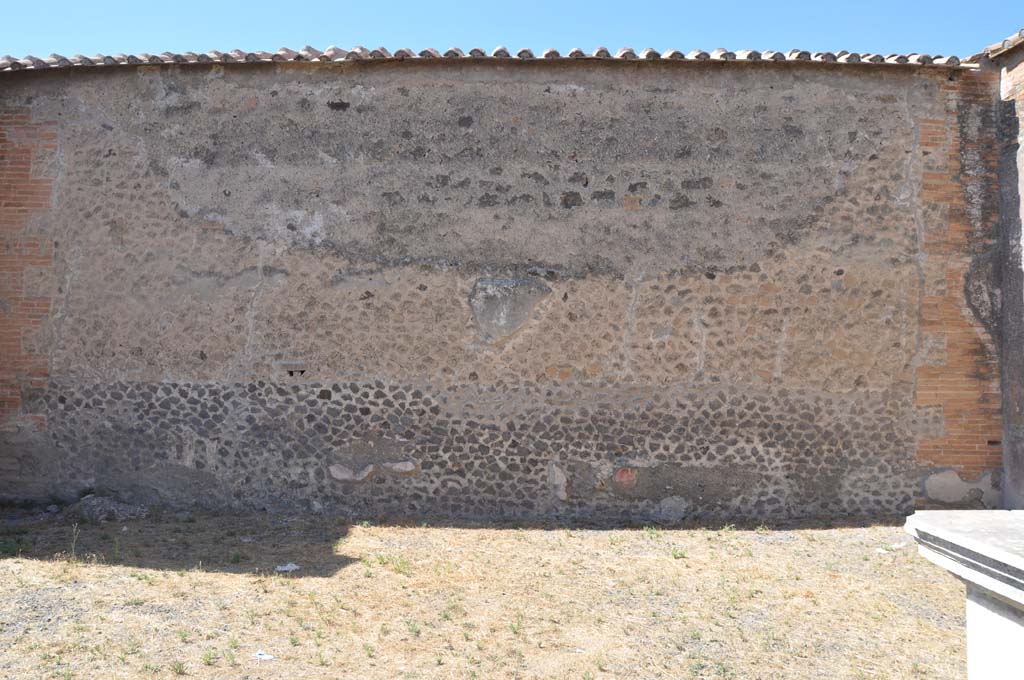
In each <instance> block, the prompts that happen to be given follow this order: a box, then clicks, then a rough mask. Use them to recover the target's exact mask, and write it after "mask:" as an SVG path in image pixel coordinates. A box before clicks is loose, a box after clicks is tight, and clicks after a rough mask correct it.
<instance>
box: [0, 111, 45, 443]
mask: <svg viewBox="0 0 1024 680" xmlns="http://www.w3.org/2000/svg"><path fill="white" fill-rule="evenodd" d="M56 148H57V131H56V124H55V123H52V122H33V120H32V117H31V114H30V112H29V110H28V109H24V108H0V429H5V428H9V427H13V426H14V425H15V424H16V423H18V422H21V423H25V422H28V423H29V424H32V423H33V422H34V421H33V419H32V418H29V417H24V418H23V417H22V408H21V391H22V387H23V386H25V385H26V384H28V385H31V384H40V383H43V382H45V381H46V379H47V378H48V376H49V365H48V358H47V357H46V356H45V355H41V354H39V353H37V352H36V351H34V348H35V347H36V346H37V343H36V342H35V335H36V334H37V333H38V332H39V331H40V328H41V326H42V324H43V322H44V320H45V319H46V318H47V317H48V315H49V313H50V303H51V300H50V293H49V288H50V286H49V285H48V284H49V282H50V281H51V280H52V276H53V243H52V242H50V241H49V240H47V239H43V238H40V237H39V236H37V235H35V234H33V233H32V229H31V218H32V217H33V215H34V214H36V213H37V212H38V211H41V210H45V209H47V208H48V207H49V205H50V194H51V191H52V181H51V180H50V178H49V177H47V176H46V175H47V174H48V173H47V171H46V169H45V168H46V165H47V164H46V163H45V159H46V158H47V157H48V156H49V155H51V154H52V153H53V152H54V151H55V150H56ZM35 424H36V425H41V423H39V422H38V421H35Z"/></svg>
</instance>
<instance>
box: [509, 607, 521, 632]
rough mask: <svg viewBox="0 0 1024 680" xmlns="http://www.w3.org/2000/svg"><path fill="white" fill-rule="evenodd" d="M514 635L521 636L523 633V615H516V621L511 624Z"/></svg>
mask: <svg viewBox="0 0 1024 680" xmlns="http://www.w3.org/2000/svg"><path fill="white" fill-rule="evenodd" d="M509 628H510V629H511V630H512V634H513V635H521V634H522V632H523V614H522V613H521V612H520V613H519V614H516V620H515V621H513V622H512V623H510V624H509Z"/></svg>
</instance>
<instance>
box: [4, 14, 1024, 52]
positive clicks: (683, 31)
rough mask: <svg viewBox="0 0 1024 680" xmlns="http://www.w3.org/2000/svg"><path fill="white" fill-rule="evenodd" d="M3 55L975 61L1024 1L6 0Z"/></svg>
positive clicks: (1022, 17)
mask: <svg viewBox="0 0 1024 680" xmlns="http://www.w3.org/2000/svg"><path fill="white" fill-rule="evenodd" d="M0 21H2V24H0V55H3V54H12V55H14V56H17V57H22V56H25V55H26V54H34V55H36V56H47V55H49V54H50V53H51V52H57V53H60V54H64V55H66V56H71V55H73V54H75V53H81V54H86V55H93V54H96V53H97V52H102V53H104V54H116V53H118V52H154V53H159V52H163V51H166V50H170V51H172V52H185V51H195V52H202V51H207V50H211V49H217V50H222V51H227V50H231V49H234V48H241V49H244V50H261V49H262V50H269V51H273V50H276V49H277V48H278V47H282V46H287V47H292V48H295V49H298V48H300V47H302V46H303V45H306V44H309V45H313V46H314V47H317V48H319V49H323V48H324V47H326V46H327V45H331V44H334V45H338V46H339V47H344V48H349V47H352V46H354V45H365V46H367V47H370V48H373V47H377V46H381V45H382V46H384V47H387V48H389V49H391V50H394V49H397V48H399V47H410V48H413V49H415V50H417V51H419V50H421V49H423V48H424V47H435V48H438V49H441V50H444V49H446V48H448V47H453V46H454V47H461V48H463V49H469V48H470V47H482V48H484V49H486V50H488V51H490V50H491V49H493V48H494V47H495V46H496V45H499V44H503V45H505V46H507V47H509V48H510V49H519V48H522V47H529V48H532V49H534V50H540V49H544V48H547V47H554V48H556V49H559V50H562V51H563V52H564V51H566V50H568V49H570V48H572V47H581V48H583V49H585V50H588V51H589V50H591V49H593V48H594V47H596V46H598V45H604V46H606V47H608V48H611V49H615V48H618V47H623V46H629V47H633V48H635V49H642V48H644V47H654V48H655V49H658V50H665V49H668V48H670V47H673V48H676V49H681V50H683V51H688V50H690V49H693V48H698V47H699V48H702V49H706V50H710V49H713V48H715V47H727V48H729V49H733V50H735V49H758V50H767V49H774V50H783V51H784V50H789V49H792V48H795V47H798V48H800V49H806V50H811V51H826V50H828V51H838V50H840V49H847V50H851V51H857V52H880V53H890V52H925V53H929V54H944V55H948V54H956V55H958V56H962V57H963V56H968V55H970V54H973V53H974V52H977V51H980V50H981V49H982V48H983V47H984V46H986V45H988V44H990V43H993V42H996V41H998V40H1000V39H1002V38H1004V37H1006V36H1008V35H1010V34H1011V33H1014V32H1015V31H1017V30H1018V29H1020V28H1024V0H986V1H985V2H970V0H961V1H960V2H951V1H949V0H930V1H929V2H919V1H918V0H857V1H856V2H843V1H842V0H825V1H824V2H823V1H821V0H815V1H810V0H800V1H794V2H786V1H785V0H760V1H758V2H746V1H745V0H731V1H722V0H718V1H717V2H716V1H712V0H701V1H700V2H686V1H685V0H676V1H675V2H643V1H642V0H640V1H636V2H631V1H630V0H619V1H618V2H609V1H607V0H587V1H585V2H581V1H575V0H574V1H571V2H557V1H554V0H549V1H547V2H544V1H537V0H506V1H500V2H498V1H495V0H472V1H468V2H466V1H464V2H449V1H446V0H420V1H418V2H407V1H404V0H391V1H389V2H380V1H378V2H370V1H367V0H362V1H360V2H348V1H346V0H320V1H319V2H316V1H310V0H306V1H304V2H283V1H281V0H274V1H273V2H264V1H263V0H248V1H246V2H236V1H235V0H204V1H197V0H167V1H164V2H160V1H157V2H152V1H148V2H147V1H145V0H143V1H142V2H133V3H126V2H125V3H119V2H103V1H102V0H100V1H98V2H84V1H82V0H76V1H75V2H65V1H63V0H58V1H57V2H54V1H52V0H51V1H49V2H43V1H37V0H20V1H15V2H10V3H7V4H6V5H5V7H4V9H3V12H2V19H0Z"/></svg>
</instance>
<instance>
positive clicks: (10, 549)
mask: <svg viewBox="0 0 1024 680" xmlns="http://www.w3.org/2000/svg"><path fill="white" fill-rule="evenodd" d="M31 549H32V542H31V541H30V540H29V539H27V538H25V537H23V536H0V557H18V556H19V555H21V554H22V553H23V552H25V551H28V550H31Z"/></svg>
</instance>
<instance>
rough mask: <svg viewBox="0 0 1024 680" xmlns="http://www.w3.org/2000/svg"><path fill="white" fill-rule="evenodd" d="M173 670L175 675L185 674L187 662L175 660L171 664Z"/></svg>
mask: <svg viewBox="0 0 1024 680" xmlns="http://www.w3.org/2000/svg"><path fill="white" fill-rule="evenodd" d="M171 672H172V673H174V674H175V675H185V664H184V663H182V662H181V661H175V662H174V663H172V664H171Z"/></svg>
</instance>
